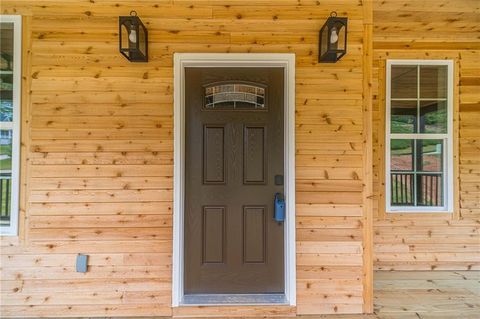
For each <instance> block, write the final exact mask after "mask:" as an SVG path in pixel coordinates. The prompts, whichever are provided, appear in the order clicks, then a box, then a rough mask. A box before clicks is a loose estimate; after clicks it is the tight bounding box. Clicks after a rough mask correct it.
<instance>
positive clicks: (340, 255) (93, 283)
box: [1, 0, 372, 317]
mask: <svg viewBox="0 0 480 319" xmlns="http://www.w3.org/2000/svg"><path fill="white" fill-rule="evenodd" d="M193 3H194V4H193ZM364 3H365V7H364V6H363V3H362V2H361V1H358V0H342V1H338V0H326V1H320V2H319V1H313V0H312V1H310V0H300V1H298V0H280V1H266V0H260V1H258V0H255V1H253V0H252V1H250V0H242V1H239V0H234V1H220V0H209V1H207V0H205V1H203V0H202V1H195V2H193V1H183V0H175V1H162V0H143V1H138V2H136V1H118V2H117V1H98V2H97V1H86V0H85V1H55V0H42V1H33V0H14V1H10V0H2V1H1V10H2V13H4V14H22V15H24V40H23V41H24V42H23V44H24V48H23V49H24V50H23V51H24V63H23V66H24V67H23V92H24V93H23V101H22V104H23V107H22V116H23V121H22V132H23V138H22V140H23V144H22V172H21V173H22V189H21V192H22V202H21V208H22V211H21V215H20V219H21V223H20V236H19V237H18V238H3V240H2V245H3V247H2V254H1V258H2V259H1V262H2V269H1V270H2V274H1V276H2V285H1V293H2V295H1V303H2V305H1V306H2V315H4V316H21V317H24V316H147V315H155V316H170V315H178V316H191V315H196V316H198V315H217V316H218V315H222V314H223V315H225V314H228V315H230V316H231V315H239V316H240V315H290V314H295V313H298V314H313V313H359V312H362V311H363V310H366V311H368V310H369V309H371V307H370V306H369V305H368V304H369V302H370V301H371V298H372V297H371V288H372V287H371V284H370V282H371V273H370V269H371V267H370V266H369V264H370V253H369V250H370V245H371V243H370V240H369V239H368V237H369V236H371V230H370V229H368V228H367V229H365V228H363V227H364V226H363V225H366V226H365V227H369V225H370V219H369V218H368V216H369V215H370V214H369V213H370V212H369V211H368V210H367V208H368V207H369V205H370V204H369V201H370V198H371V196H370V194H369V193H368V188H367V189H365V187H366V186H365V185H370V183H368V182H367V181H368V179H369V178H370V177H369V176H371V165H370V164H369V162H370V160H369V158H370V155H369V149H366V148H365V147H366V146H365V145H367V147H368V143H371V141H370V140H369V137H368V136H369V135H368V134H365V132H368V131H369V129H371V127H368V126H369V123H370V120H369V119H368V116H370V115H369V114H370V111H371V109H370V105H369V103H370V102H369V101H370V98H369V96H370V94H369V93H367V96H365V95H364V92H365V91H367V92H369V91H368V90H370V81H371V72H369V73H367V74H366V75H365V74H364V67H365V66H369V65H370V64H371V58H372V56H371V46H369V49H368V50H366V51H364V49H363V48H364V46H363V39H364V37H365V38H366V39H369V38H370V37H371V35H372V21H371V7H370V1H364ZM131 9H135V10H136V11H137V12H138V15H139V16H140V17H141V18H142V20H143V21H144V22H145V23H146V25H147V28H148V30H149V37H150V43H149V47H150V62H149V63H148V64H141V63H140V64H133V63H130V62H128V61H127V60H126V59H125V58H124V57H122V56H121V55H120V53H119V52H118V35H117V32H118V16H119V15H128V13H129V12H130V10H131ZM333 10H335V11H337V12H338V15H339V16H348V18H349V22H348V23H349V25H348V29H349V33H348V37H349V47H348V54H347V55H346V56H345V57H344V58H343V59H342V60H341V61H340V62H338V63H336V64H318V63H317V53H318V49H317V48H318V31H319V29H320V27H321V26H322V24H323V23H324V22H325V20H326V18H327V17H328V16H329V14H330V12H331V11H333ZM369 10H370V11H369ZM364 11H365V12H367V14H365V12H364ZM364 17H367V18H366V19H365V20H364ZM174 52H240V53H248V52H279V53H287V52H289V53H295V54H296V60H297V65H296V75H297V77H296V162H297V164H296V165H297V166H296V174H297V181H296V187H297V207H296V209H297V210H296V213H297V233H296V236H297V295H298V297H297V306H296V307H235V308H232V307H226V308H225V307H185V308H177V309H173V310H172V308H171V272H172V269H171V268H172V199H173V194H172V188H173V182H172V174H173V166H172V164H173V133H172V132H173V120H172V115H173V95H172V93H173V58H172V57H173V53H174ZM362 106H365V107H362ZM364 116H366V117H367V120H366V121H364V119H365V117H364ZM364 123H366V124H367V125H364ZM364 236H366V237H367V238H366V240H364V239H363V238H364ZM364 251H365V254H364ZM77 253H85V254H89V255H90V259H89V271H88V272H87V273H85V274H83V273H76V272H75V269H74V265H75V256H76V254H77ZM364 300H367V303H366V306H365V307H364ZM232 309H234V311H232Z"/></svg>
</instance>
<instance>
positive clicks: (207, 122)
mask: <svg viewBox="0 0 480 319" xmlns="http://www.w3.org/2000/svg"><path fill="white" fill-rule="evenodd" d="M185 75H186V77H185V132H186V140H185V223H184V224H185V229H184V236H185V237H184V240H185V241H184V242H185V256H184V260H185V265H184V270H185V271H184V285H185V286H184V291H185V294H186V295H189V294H239V293H240V294H244V293H245V294H248V293H283V292H284V251H283V250H284V240H283V233H284V225H283V224H282V223H280V224H279V223H276V222H275V221H274V220H273V213H274V211H273V199H274V195H275V193H276V192H281V193H283V191H284V187H283V185H275V182H274V179H275V176H276V175H284V145H283V138H284V137H283V136H284V134H283V132H284V128H283V125H284V124H283V122H284V115H283V110H284V109H283V105H284V101H283V96H284V94H283V93H284V92H283V86H284V85H283V69H282V68H186V69H185Z"/></svg>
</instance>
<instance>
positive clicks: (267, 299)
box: [182, 294, 288, 306]
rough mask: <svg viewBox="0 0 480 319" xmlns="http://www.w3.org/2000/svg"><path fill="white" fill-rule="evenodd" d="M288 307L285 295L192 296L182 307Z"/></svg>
mask: <svg viewBox="0 0 480 319" xmlns="http://www.w3.org/2000/svg"><path fill="white" fill-rule="evenodd" d="M204 305H223V306H224V305H288V300H287V298H286V296H285V294H192V295H184V296H183V302H182V306H204Z"/></svg>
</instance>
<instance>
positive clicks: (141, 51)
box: [118, 11, 148, 62]
mask: <svg viewBox="0 0 480 319" xmlns="http://www.w3.org/2000/svg"><path fill="white" fill-rule="evenodd" d="M118 34H119V37H120V38H119V48H120V53H121V54H123V55H124V56H125V57H126V58H127V59H128V60H129V61H130V62H148V33H147V28H145V26H144V25H143V23H142V20H140V18H139V17H137V12H136V11H130V15H129V16H122V17H119V23H118Z"/></svg>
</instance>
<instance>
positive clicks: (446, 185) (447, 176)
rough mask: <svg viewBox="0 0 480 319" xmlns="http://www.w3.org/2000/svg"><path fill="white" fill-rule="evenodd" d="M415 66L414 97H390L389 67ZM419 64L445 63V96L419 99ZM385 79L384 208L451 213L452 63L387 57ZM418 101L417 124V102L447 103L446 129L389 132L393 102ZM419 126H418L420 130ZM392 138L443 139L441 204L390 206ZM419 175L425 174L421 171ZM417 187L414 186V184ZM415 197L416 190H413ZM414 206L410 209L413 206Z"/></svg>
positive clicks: (390, 210) (433, 64)
mask: <svg viewBox="0 0 480 319" xmlns="http://www.w3.org/2000/svg"><path fill="white" fill-rule="evenodd" d="M397 65H401V66H416V67H417V97H416V99H413V98H392V97H391V96H392V94H391V93H392V91H391V90H392V71H391V70H392V68H393V67H394V66H397ZM421 66H438V67H441V66H444V67H446V68H447V74H446V96H447V97H446V98H420V82H421V80H420V75H419V72H420V67H421ZM386 67H387V68H386V71H387V77H386V78H387V81H386V86H387V90H386V94H387V96H386V104H387V105H386V106H387V108H386V109H387V110H386V113H387V114H386V115H387V116H386V117H385V120H386V148H385V150H386V163H387V165H386V167H385V168H386V181H385V189H386V195H387V196H386V204H387V206H386V208H387V212H391V213H395V212H406V213H409V212H411V213H422V212H438V211H442V212H452V210H453V204H452V201H453V195H452V192H453V177H452V174H453V141H452V139H453V63H452V61H449V60H388V61H387V65H386ZM415 100H416V101H417V126H418V127H419V123H418V121H419V120H420V109H419V106H420V102H421V101H444V102H446V107H447V110H446V116H447V128H446V129H447V132H446V133H420V132H417V133H405V134H403V133H390V132H391V121H392V114H391V110H392V109H391V108H392V103H391V102H392V101H415ZM419 130H420V129H418V131H419ZM393 139H417V140H418V139H436V140H442V145H443V147H442V150H443V155H442V160H443V174H442V177H443V178H442V197H441V200H442V203H443V205H442V206H415V207H408V206H392V205H391V201H392V196H393V194H392V192H391V189H392V185H391V176H392V170H391V143H390V142H391V140H393ZM413 165H415V169H416V165H417V159H415V160H414V163H413ZM421 174H425V173H424V172H422V173H421ZM415 187H416V186H415ZM415 196H416V192H415ZM412 208H413V209H412Z"/></svg>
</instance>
